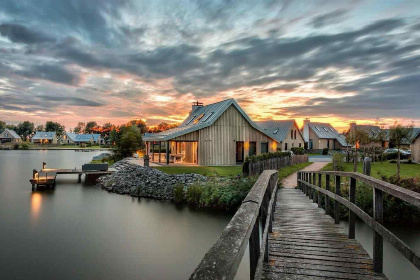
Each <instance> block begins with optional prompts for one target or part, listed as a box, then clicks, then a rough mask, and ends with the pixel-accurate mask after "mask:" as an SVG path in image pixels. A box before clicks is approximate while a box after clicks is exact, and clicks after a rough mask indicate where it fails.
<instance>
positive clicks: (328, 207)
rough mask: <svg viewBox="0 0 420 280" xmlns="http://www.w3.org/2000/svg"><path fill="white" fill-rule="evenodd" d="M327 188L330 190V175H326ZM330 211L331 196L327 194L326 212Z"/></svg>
mask: <svg viewBox="0 0 420 280" xmlns="http://www.w3.org/2000/svg"><path fill="white" fill-rule="evenodd" d="M325 190H327V191H329V190H330V175H329V174H327V175H325ZM329 212H330V197H329V196H328V195H325V214H328V213H329Z"/></svg>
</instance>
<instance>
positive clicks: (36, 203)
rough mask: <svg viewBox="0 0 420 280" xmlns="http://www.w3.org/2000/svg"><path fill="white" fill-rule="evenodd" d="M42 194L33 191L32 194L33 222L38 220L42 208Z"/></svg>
mask: <svg viewBox="0 0 420 280" xmlns="http://www.w3.org/2000/svg"><path fill="white" fill-rule="evenodd" d="M41 204H42V195H41V194H40V193H36V192H34V193H32V195H31V217H32V222H36V220H37V219H38V216H39V212H40V210H41Z"/></svg>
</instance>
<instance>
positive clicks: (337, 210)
mask: <svg viewBox="0 0 420 280" xmlns="http://www.w3.org/2000/svg"><path fill="white" fill-rule="evenodd" d="M340 179H341V177H340V176H335V194H336V195H338V196H340V193H341V191H340V188H341V182H340V181H341V180H340ZM334 220H335V223H336V224H339V223H340V203H339V202H338V201H337V200H334Z"/></svg>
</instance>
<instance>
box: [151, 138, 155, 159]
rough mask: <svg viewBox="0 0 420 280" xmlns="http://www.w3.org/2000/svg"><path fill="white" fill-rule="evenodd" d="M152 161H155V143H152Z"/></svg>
mask: <svg viewBox="0 0 420 280" xmlns="http://www.w3.org/2000/svg"><path fill="white" fill-rule="evenodd" d="M152 161H155V142H152Z"/></svg>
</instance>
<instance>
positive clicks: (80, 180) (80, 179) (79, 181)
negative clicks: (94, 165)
mask: <svg viewBox="0 0 420 280" xmlns="http://www.w3.org/2000/svg"><path fill="white" fill-rule="evenodd" d="M85 181H86V180H85ZM81 182H82V174H79V180H77V183H81Z"/></svg>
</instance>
